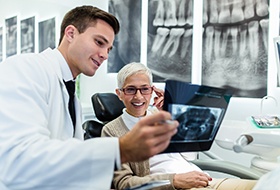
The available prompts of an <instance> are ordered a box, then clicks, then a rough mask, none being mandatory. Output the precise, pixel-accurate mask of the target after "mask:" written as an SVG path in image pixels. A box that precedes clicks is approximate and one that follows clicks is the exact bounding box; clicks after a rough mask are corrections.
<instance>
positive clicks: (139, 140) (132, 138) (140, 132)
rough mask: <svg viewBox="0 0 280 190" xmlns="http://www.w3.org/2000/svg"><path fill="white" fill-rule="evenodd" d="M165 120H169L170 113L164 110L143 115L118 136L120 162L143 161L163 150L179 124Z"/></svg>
mask: <svg viewBox="0 0 280 190" xmlns="http://www.w3.org/2000/svg"><path fill="white" fill-rule="evenodd" d="M166 120H168V121H171V115H170V113H168V112H166V111H159V112H157V113H155V114H152V115H149V116H145V117H143V118H141V119H140V120H139V122H138V123H137V124H136V125H135V126H134V127H133V128H132V130H131V131H129V132H128V133H127V134H126V135H124V136H122V137H120V138H119V144H120V154H121V162H122V163H125V162H129V161H130V162H137V161H143V160H146V159H148V158H150V157H152V156H154V155H156V154H158V153H160V152H162V151H164V150H165V149H166V148H167V146H168V145H169V142H170V139H171V137H172V136H173V135H174V134H175V133H176V132H177V126H178V124H179V123H178V122H177V121H171V122H166Z"/></svg>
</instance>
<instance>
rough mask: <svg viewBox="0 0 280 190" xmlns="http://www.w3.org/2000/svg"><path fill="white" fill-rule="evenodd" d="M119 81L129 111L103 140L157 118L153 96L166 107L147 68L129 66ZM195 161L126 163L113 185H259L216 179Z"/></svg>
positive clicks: (176, 156) (162, 157) (174, 157)
mask: <svg viewBox="0 0 280 190" xmlns="http://www.w3.org/2000/svg"><path fill="white" fill-rule="evenodd" d="M117 80H118V88H117V89H116V93H117V95H118V97H119V99H120V100H121V101H123V103H124V104H125V108H124V110H123V114H122V115H121V116H119V117H118V118H116V119H115V120H113V121H111V122H109V123H107V124H106V125H105V126H104V128H103V130H102V136H113V137H120V136H123V135H124V134H126V133H127V132H128V131H129V130H131V129H132V127H133V126H134V124H135V123H136V122H138V121H139V120H141V118H142V117H145V116H146V115H150V114H153V111H155V109H154V108H153V109H150V106H149V105H150V100H151V98H152V94H153V92H155V94H156V97H155V99H154V105H155V106H156V107H157V108H158V109H161V107H162V103H163V101H162V100H163V91H162V90H160V89H157V88H156V87H155V86H153V83H152V73H151V71H150V70H149V69H148V68H147V67H146V66H145V65H143V64H141V63H130V64H127V65H125V66H124V67H123V68H122V69H121V70H120V71H119V73H118V76H117ZM147 135H149V134H147ZM151 143H153V142H151ZM195 157H196V153H167V154H159V155H156V156H154V157H152V158H150V159H149V160H146V161H143V162H129V163H125V164H123V165H122V170H119V171H115V173H114V179H113V184H114V186H115V188H116V189H124V188H128V187H132V186H135V185H140V184H143V183H146V182H150V181H155V180H169V181H170V185H165V186H163V187H160V188H159V189H217V190H226V189H228V190H233V189H234V190H249V189H252V188H253V187H254V185H255V183H256V181H255V180H244V179H237V178H236V179H235V178H227V179H215V178H213V179H212V178H211V177H210V176H209V175H208V174H206V173H204V172H203V171H201V169H200V168H198V167H197V166H196V165H194V164H192V163H191V162H188V160H190V159H195Z"/></svg>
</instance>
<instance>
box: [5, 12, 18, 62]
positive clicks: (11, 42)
mask: <svg viewBox="0 0 280 190" xmlns="http://www.w3.org/2000/svg"><path fill="white" fill-rule="evenodd" d="M5 24H6V57H9V56H12V55H15V54H17V16H14V17H11V18H8V19H6V20H5Z"/></svg>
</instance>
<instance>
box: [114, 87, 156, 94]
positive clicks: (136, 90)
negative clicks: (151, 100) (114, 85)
mask: <svg viewBox="0 0 280 190" xmlns="http://www.w3.org/2000/svg"><path fill="white" fill-rule="evenodd" d="M153 87H154V86H149V87H146V86H145V87H141V88H136V87H135V86H129V87H126V88H120V89H119V90H120V91H122V92H123V93H124V94H125V95H136V94H137V92H138V90H139V91H140V93H141V94H142V95H150V94H152V93H153V91H154V88H153ZM127 88H134V89H135V93H134V94H127V93H126V92H125V90H126V89H127ZM143 88H149V89H151V92H150V93H149V94H143V93H142V89H143Z"/></svg>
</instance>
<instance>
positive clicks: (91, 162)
mask: <svg viewBox="0 0 280 190" xmlns="http://www.w3.org/2000/svg"><path fill="white" fill-rule="evenodd" d="M61 61H65V60H64V59H63V57H62V55H61V54H60V53H59V51H58V50H57V49H55V50H51V49H47V50H45V51H44V52H42V53H40V54H36V55H35V54H32V55H31V54H24V55H20V56H14V57H10V58H7V59H6V61H5V62H3V63H0V181H2V183H4V184H5V185H6V186H7V188H8V189H28V190H35V189H36V190H38V189H40V190H46V189H48V190H49V189H51V190H58V189H59V190H64V189H65V190H66V189H67V190H84V189H91V190H92V189H93V190H102V189H110V185H111V180H112V177H113V171H114V164H115V161H116V159H119V158H117V156H119V144H118V139H117V138H102V139H101V138H98V139H97V138H96V139H90V140H87V141H83V130H82V127H81V111H80V110H81V109H80V104H79V102H78V101H77V99H76V100H75V105H76V114H77V115H78V117H77V119H76V122H77V126H76V133H75V138H73V126H72V122H71V117H70V115H69V112H68V104H67V103H65V102H68V98H69V96H68V93H67V90H66V87H65V85H64V83H63V80H62V73H61V69H60V65H59V62H61Z"/></svg>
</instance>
